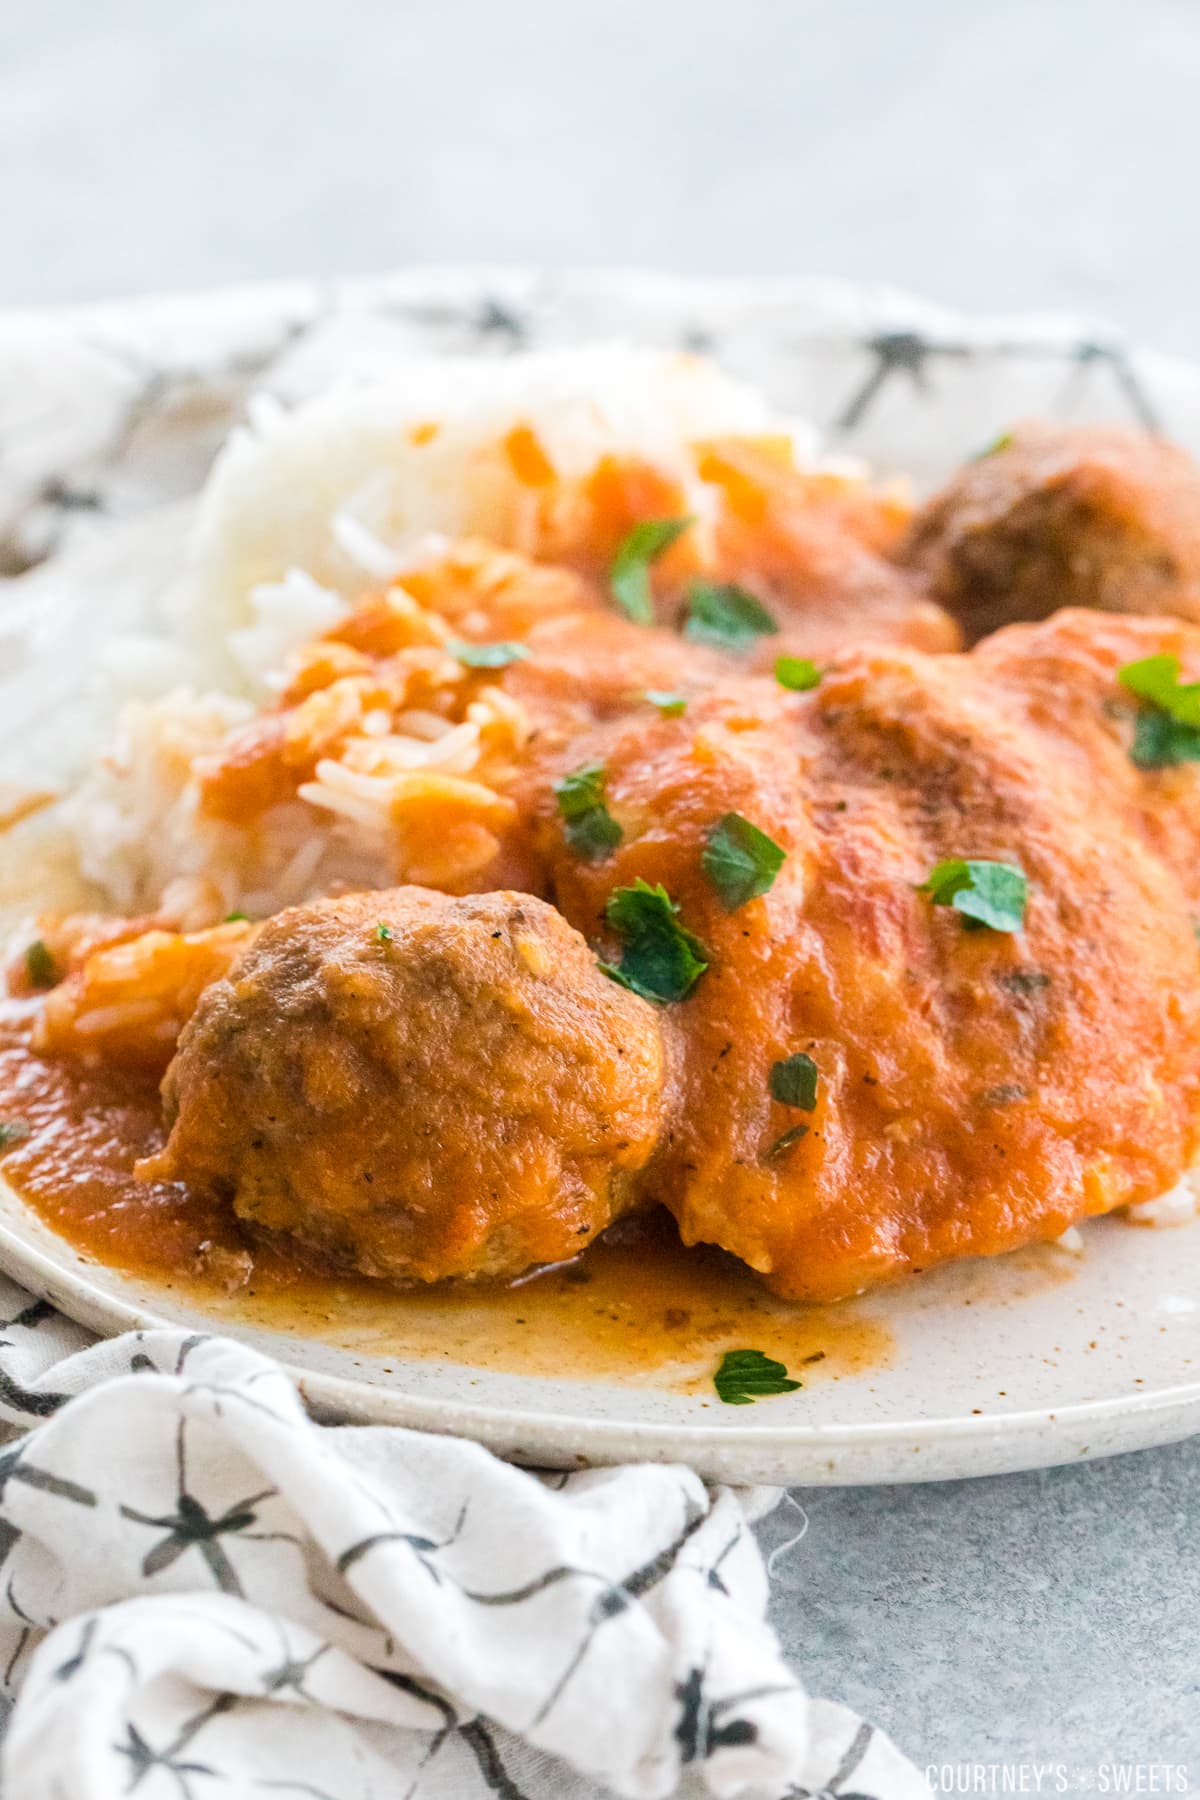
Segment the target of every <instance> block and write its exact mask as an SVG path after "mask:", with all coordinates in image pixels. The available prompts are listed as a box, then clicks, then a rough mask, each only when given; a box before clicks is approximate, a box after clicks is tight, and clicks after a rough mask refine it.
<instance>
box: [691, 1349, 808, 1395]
mask: <svg viewBox="0 0 1200 1800" xmlns="http://www.w3.org/2000/svg"><path fill="white" fill-rule="evenodd" d="M713 1386H714V1387H715V1388H716V1390H717V1398H718V1399H720V1400H723V1401H724V1402H725V1405H726V1406H751V1405H753V1403H754V1401H755V1400H764V1399H766V1398H767V1396H768V1395H770V1394H793V1393H795V1391H796V1389H797V1388H798V1387H800V1386H802V1383H801V1382H799V1381H793V1380H792V1379H791V1377H790V1376H789V1374H788V1372H787V1369H786V1368H785V1367H784V1365H783V1364H782V1363H781V1362H775V1361H774V1359H773V1358H772V1357H770V1356H764V1355H763V1353H762V1351H761V1350H727V1351H726V1352H725V1354H724V1356H723V1357H722V1358H721V1366H720V1368H719V1369H718V1370H717V1372H716V1374H715V1375H714V1376H713Z"/></svg>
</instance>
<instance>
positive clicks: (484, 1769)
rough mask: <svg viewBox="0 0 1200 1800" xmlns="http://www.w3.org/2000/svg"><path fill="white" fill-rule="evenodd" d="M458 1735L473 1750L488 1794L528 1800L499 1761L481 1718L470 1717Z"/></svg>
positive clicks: (501, 1799) (502, 1799) (496, 1751)
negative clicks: (468, 1722)
mask: <svg viewBox="0 0 1200 1800" xmlns="http://www.w3.org/2000/svg"><path fill="white" fill-rule="evenodd" d="M458 1735H459V1737H460V1738H462V1740H463V1742H464V1743H466V1744H468V1745H469V1746H470V1748H471V1750H472V1751H473V1752H474V1755H475V1760H476V1762H477V1763H478V1764H479V1773H480V1774H481V1775H482V1776H483V1779H484V1781H485V1782H486V1783H487V1789H488V1792H489V1793H490V1794H499V1795H500V1800H529V1796H528V1795H527V1794H525V1793H524V1792H523V1791H522V1789H521V1788H519V1787H518V1786H517V1784H516V1782H515V1781H514V1780H513V1778H512V1776H511V1775H510V1774H509V1772H508V1770H507V1769H506V1768H505V1766H504V1764H503V1763H502V1762H501V1760H500V1752H499V1751H498V1750H497V1748H496V1744H495V1740H494V1739H493V1737H492V1734H491V1732H490V1731H489V1730H488V1728H487V1726H486V1725H485V1724H484V1723H483V1721H482V1719H472V1720H471V1722H470V1724H468V1725H463V1726H461V1727H460V1729H459V1733H458Z"/></svg>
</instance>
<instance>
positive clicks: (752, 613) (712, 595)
mask: <svg viewBox="0 0 1200 1800" xmlns="http://www.w3.org/2000/svg"><path fill="white" fill-rule="evenodd" d="M688 600H689V602H690V611H689V612H688V618H687V624H686V625H685V626H684V628H683V635H684V637H685V638H687V639H688V640H689V642H691V643H693V644H714V645H715V646H716V648H717V649H718V650H749V648H750V646H751V645H752V644H753V643H754V641H755V639H756V638H760V637H773V636H774V635H775V633H776V632H777V631H778V630H779V627H778V625H777V624H776V623H775V620H774V619H773V618H772V617H771V615H770V613H769V612H768V611H767V609H766V607H765V606H763V605H762V604H761V603H760V602H759V601H758V600H756V599H755V598H754V595H753V594H748V593H747V592H746V590H745V588H740V587H736V586H734V584H733V583H732V582H727V583H724V584H722V585H720V586H718V585H716V584H714V583H713V582H710V581H693V582H692V584H691V586H690V587H689V588H688Z"/></svg>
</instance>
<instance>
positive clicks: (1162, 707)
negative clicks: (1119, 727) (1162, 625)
mask: <svg viewBox="0 0 1200 1800" xmlns="http://www.w3.org/2000/svg"><path fill="white" fill-rule="evenodd" d="M1117 680H1118V681H1119V682H1120V683H1121V686H1122V687H1124V688H1128V690H1129V692H1130V693H1131V694H1136V695H1137V697H1138V699H1139V700H1140V701H1141V702H1142V710H1141V712H1140V713H1139V714H1138V718H1137V724H1136V725H1135V727H1134V733H1133V743H1132V744H1131V745H1130V747H1129V756H1130V760H1131V761H1132V762H1135V763H1136V764H1137V766H1138V768H1139V769H1167V768H1172V767H1174V766H1175V765H1176V764H1178V763H1184V762H1200V681H1185V682H1181V681H1180V679H1179V658H1178V657H1177V656H1144V657H1142V659H1141V660H1140V661H1139V662H1131V663H1126V664H1125V667H1124V668H1123V669H1118V671H1117Z"/></svg>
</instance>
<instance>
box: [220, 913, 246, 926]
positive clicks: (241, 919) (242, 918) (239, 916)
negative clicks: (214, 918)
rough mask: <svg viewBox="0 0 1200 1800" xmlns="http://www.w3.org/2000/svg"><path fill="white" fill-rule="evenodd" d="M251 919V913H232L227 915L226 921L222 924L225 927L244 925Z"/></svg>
mask: <svg viewBox="0 0 1200 1800" xmlns="http://www.w3.org/2000/svg"><path fill="white" fill-rule="evenodd" d="M249 917H250V915H249V913H244V912H231V913H226V914H225V917H224V919H223V920H222V921H221V922H222V924H224V925H244V924H245V923H246V922H247V920H248V919H249Z"/></svg>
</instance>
